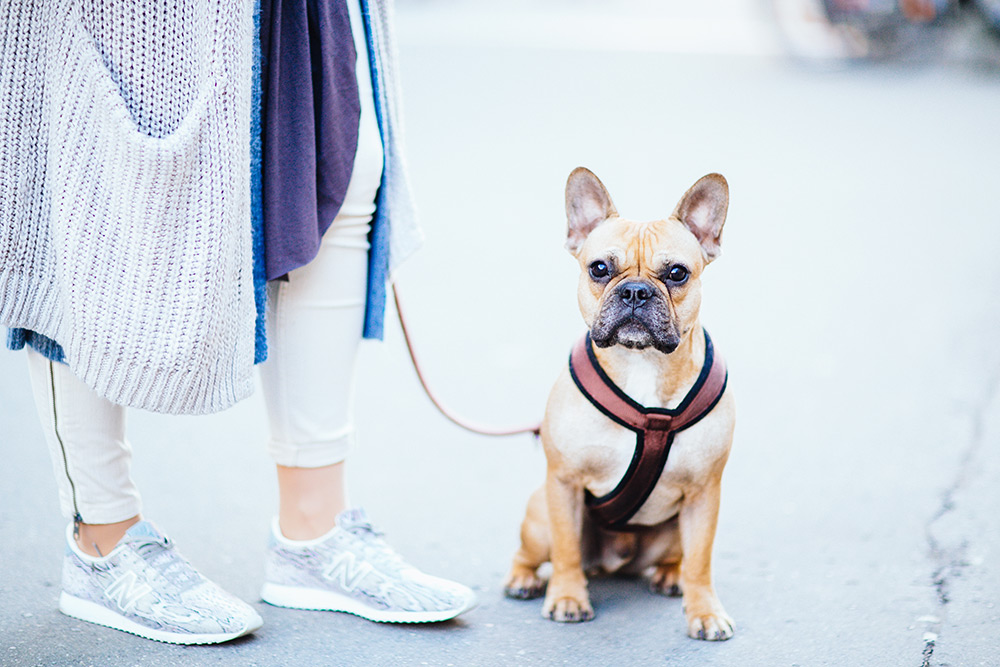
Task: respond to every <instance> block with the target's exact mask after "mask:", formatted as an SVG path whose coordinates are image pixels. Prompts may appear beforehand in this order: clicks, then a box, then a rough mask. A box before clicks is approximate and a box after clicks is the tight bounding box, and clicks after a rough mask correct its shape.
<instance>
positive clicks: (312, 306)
mask: <svg viewBox="0 0 1000 667" xmlns="http://www.w3.org/2000/svg"><path fill="white" fill-rule="evenodd" d="M347 4H348V7H349V9H350V13H351V28H352V30H353V33H354V43H355V47H356V49H357V53H358V59H357V68H356V69H357V75H358V92H359V95H360V98H361V122H360V127H359V130H358V149H357V153H356V156H355V162H354V170H353V172H352V173H351V180H350V184H349V185H348V188H347V195H346V197H345V200H344V205H343V206H342V208H341V210H340V212H339V213H338V214H337V217H336V219H335V220H334V221H333V223H332V224H331V226H330V228H329V229H328V230H327V231H326V234H325V235H324V236H323V239H322V243H321V245H320V250H319V254H318V255H317V256H316V258H315V259H313V260H312V262H310V263H309V264H307V265H306V266H303V267H301V268H299V269H296V270H295V271H292V272H291V273H290V274H289V275H288V280H287V281H273V282H272V283H270V284H269V285H268V310H267V334H268V360H267V361H266V362H264V363H263V364H261V367H260V374H261V381H262V385H263V388H264V399H265V402H266V404H267V412H268V422H269V426H270V440H269V443H268V450H269V452H270V453H271V456H272V457H273V458H274V461H275V463H277V464H279V465H283V466H288V467H298V468H316V467H321V466H326V465H333V464H335V463H339V462H341V461H343V460H344V459H345V457H346V456H347V454H348V452H349V451H350V449H351V447H352V446H353V442H354V423H353V385H354V378H353V375H354V362H355V357H356V356H357V348H358V343H359V342H360V340H361V332H362V328H363V325H364V313H365V299H366V293H367V276H368V231H369V228H370V225H371V221H372V215H373V214H374V212H375V195H376V193H377V191H378V187H379V184H380V182H381V177H382V140H381V138H380V135H379V130H378V122H377V120H376V116H375V106H374V101H373V100H374V94H373V91H372V84H371V76H370V73H369V70H368V55H367V48H366V43H365V37H364V27H363V25H362V23H361V16H360V10H359V7H358V3H357V2H356V1H352V2H348V3H347ZM28 368H29V375H30V377H31V384H32V390H33V392H34V395H35V405H36V407H37V409H38V414H39V417H40V418H41V421H42V427H43V430H44V431H45V439H46V442H47V443H48V446H49V453H50V454H51V457H52V465H53V470H54V472H55V476H56V480H57V483H58V486H59V500H60V507H61V508H62V512H63V514H64V515H65V516H66V517H67V518H73V517H75V516H79V518H80V520H81V521H83V522H84V523H92V524H105V523H116V522H118V521H124V520H126V519H129V518H131V517H133V516H135V515H137V514H139V513H140V512H141V510H142V505H141V499H140V496H139V491H138V489H137V488H136V486H135V484H134V483H133V481H132V479H131V473H130V468H131V460H132V447H131V446H130V444H129V442H128V441H127V440H126V438H125V421H126V420H125V412H126V410H125V408H123V407H122V406H120V405H116V404H114V403H111V402H109V401H107V400H105V399H103V398H101V397H100V396H98V395H97V394H96V392H94V391H93V390H92V389H91V388H90V387H88V386H87V385H85V384H84V383H83V382H81V381H80V380H79V379H78V378H77V377H76V376H74V375H73V373H71V372H70V370H69V367H68V366H66V365H65V364H60V363H54V362H51V361H49V360H48V359H46V358H45V357H44V356H42V355H41V354H39V353H37V352H35V351H34V350H31V349H29V350H28Z"/></svg>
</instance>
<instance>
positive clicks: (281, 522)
mask: <svg viewBox="0 0 1000 667" xmlns="http://www.w3.org/2000/svg"><path fill="white" fill-rule="evenodd" d="M337 514H339V512H333V511H332V510H328V511H325V512H319V513H310V514H305V513H302V512H281V513H280V514H279V515H278V529H279V530H280V531H281V536H282V537H284V538H285V539H287V540H293V541H296V542H302V541H307V540H315V539H317V538H319V537H323V536H324V535H326V534H327V533H329V532H330V531H331V530H333V527H334V526H336V525H337Z"/></svg>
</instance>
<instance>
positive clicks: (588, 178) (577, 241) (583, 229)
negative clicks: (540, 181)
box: [566, 167, 618, 255]
mask: <svg viewBox="0 0 1000 667" xmlns="http://www.w3.org/2000/svg"><path fill="white" fill-rule="evenodd" d="M613 215H618V211H617V210H615V205H614V204H613V203H611V195H609V194H608V191H607V189H605V187H604V184H603V183H601V180H600V179H599V178H597V176H594V174H593V172H591V171H590V170H589V169H587V168H585V167H577V168H576V169H574V170H573V172H572V173H571V174H570V175H569V178H568V179H567V180H566V220H567V223H568V224H567V233H566V249H567V250H569V251H570V252H571V253H573V254H574V255H575V254H577V253H578V252H579V251H580V247H581V246H582V245H583V242H584V240H585V239H586V238H587V235H588V234H590V232H592V231H593V230H594V227H597V225H599V224H601V223H602V222H604V221H605V220H607V219H608V218H610V217H611V216H613Z"/></svg>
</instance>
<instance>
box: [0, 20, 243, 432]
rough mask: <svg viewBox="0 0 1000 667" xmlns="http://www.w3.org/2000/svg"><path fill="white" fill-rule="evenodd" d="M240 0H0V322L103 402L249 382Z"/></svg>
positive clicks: (162, 399) (165, 402) (165, 408)
mask: <svg viewBox="0 0 1000 667" xmlns="http://www.w3.org/2000/svg"><path fill="white" fill-rule="evenodd" d="M253 4H254V3H253V1H252V0H161V1H157V2H137V1H135V0H88V1H87V2H79V1H78V0H5V1H4V2H2V3H0V323H2V324H5V325H7V326H11V327H23V328H26V329H31V330H33V331H36V332H38V333H41V334H43V335H45V336H48V337H49V338H52V339H55V340H58V341H59V342H60V344H62V346H63V348H64V349H65V351H66V358H67V360H68V361H69V363H70V366H71V368H72V370H73V372H74V373H75V374H76V375H77V376H78V377H80V378H81V379H82V380H83V381H84V382H86V383H88V384H90V385H91V386H93V387H94V388H95V389H96V390H97V391H98V393H100V394H101V395H102V396H104V397H106V398H108V399H109V400H111V401H114V402H116V403H121V404H126V405H132V406H136V407H142V408H147V409H151V410H156V411H160V412H174V413H178V412H184V413H201V412H211V411H215V410H219V409H222V408H224V407H227V406H228V405H231V404H232V403H234V402H236V401H237V400H239V399H241V398H243V397H245V396H246V395H248V394H249V393H250V392H251V390H252V365H253V330H254V316H255V311H254V300H253V284H252V276H251V271H252V257H251V247H250V246H251V243H250V231H249V225H250V215H249V205H250V192H249V187H250V179H249V169H250V149H249V140H248V138H249V123H250V94H251V90H250V86H251V79H250V77H249V76H248V75H247V73H248V72H249V71H250V68H251V58H252V43H253V42H252V38H253Z"/></svg>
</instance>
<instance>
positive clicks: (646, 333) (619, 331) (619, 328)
mask: <svg viewBox="0 0 1000 667" xmlns="http://www.w3.org/2000/svg"><path fill="white" fill-rule="evenodd" d="M590 338H591V340H593V341H594V344H595V345H597V347H611V346H612V345H621V346H622V347H627V348H629V349H632V350H644V349H646V348H648V347H652V348H655V349H656V350H658V351H659V352H662V353H664V354H670V353H671V352H673V351H674V350H676V349H677V345H678V344H679V343H680V336H678V335H677V332H676V327H675V326H674V325H673V322H671V321H668V323H667V326H666V327H662V328H661V327H655V326H650V324H649V323H647V322H646V321H645V320H644V319H643V318H642V317H640V316H638V315H635V314H631V315H628V316H626V317H623V318H620V319H618V320H617V321H609V320H608V319H605V318H598V320H597V322H595V323H594V326H593V327H591V329H590Z"/></svg>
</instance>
